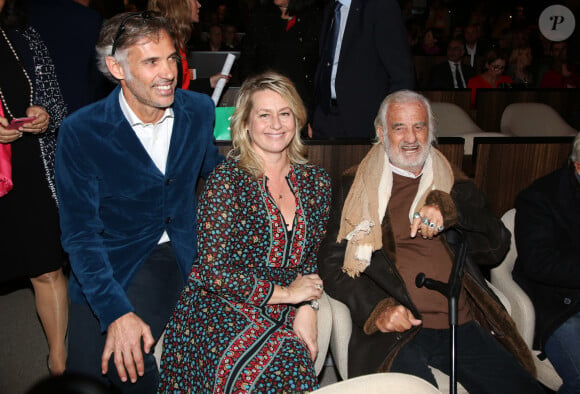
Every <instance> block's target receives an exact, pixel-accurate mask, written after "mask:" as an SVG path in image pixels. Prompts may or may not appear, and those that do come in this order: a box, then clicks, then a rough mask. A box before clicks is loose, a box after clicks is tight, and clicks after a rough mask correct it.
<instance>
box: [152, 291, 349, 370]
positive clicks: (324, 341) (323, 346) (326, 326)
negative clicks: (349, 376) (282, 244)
mask: <svg viewBox="0 0 580 394" xmlns="http://www.w3.org/2000/svg"><path fill="white" fill-rule="evenodd" d="M329 298H330V297H328V296H327V295H326V293H322V297H320V299H319V300H318V304H319V309H318V355H317V356H316V360H315V362H314V370H315V371H316V375H320V372H321V371H322V368H323V367H324V362H325V361H326V355H327V354H328V346H329V344H330V337H331V335H330V334H331V330H332V311H331V309H330V303H329ZM349 319H350V316H349ZM164 335H165V333H164V334H162V335H161V338H159V341H157V344H156V345H155V349H154V353H153V354H154V356H155V359H156V360H157V367H159V365H160V363H161V353H162V352H163V336H164ZM349 336H350V334H349Z"/></svg>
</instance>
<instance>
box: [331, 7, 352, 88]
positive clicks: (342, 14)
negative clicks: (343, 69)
mask: <svg viewBox="0 0 580 394" xmlns="http://www.w3.org/2000/svg"><path fill="white" fill-rule="evenodd" d="M337 1H338V2H339V3H340V4H341V5H342V6H341V7H340V27H339V30H338V38H337V40H336V47H335V50H334V60H333V62H332V71H331V74H330V98H332V99H335V98H336V88H335V85H334V81H335V80H336V71H337V69H338V60H339V57H340V48H341V47H342V37H343V36H344V29H345V28H346V20H347V19H348V11H349V10H350V3H351V0H337Z"/></svg>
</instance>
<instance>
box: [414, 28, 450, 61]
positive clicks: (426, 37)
mask: <svg viewBox="0 0 580 394" xmlns="http://www.w3.org/2000/svg"><path fill="white" fill-rule="evenodd" d="M440 41H441V33H440V32H439V30H437V29H432V28H429V29H427V30H425V32H424V33H423V37H422V39H421V44H420V45H418V46H417V47H416V49H415V52H414V53H413V54H414V55H428V56H436V55H442V54H443V53H442V50H441V47H440V45H441V42H440Z"/></svg>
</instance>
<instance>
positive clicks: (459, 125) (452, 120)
mask: <svg viewBox="0 0 580 394" xmlns="http://www.w3.org/2000/svg"><path fill="white" fill-rule="evenodd" d="M431 109H432V110H433V114H434V115H435V119H436V120H437V136H439V137H457V136H459V135H463V134H470V133H482V132H483V130H482V129H480V128H479V126H478V125H477V124H475V122H474V121H473V120H472V119H471V117H470V116H469V115H468V114H467V112H465V111H464V110H463V109H461V107H459V106H458V105H456V104H453V103H445V102H433V103H431Z"/></svg>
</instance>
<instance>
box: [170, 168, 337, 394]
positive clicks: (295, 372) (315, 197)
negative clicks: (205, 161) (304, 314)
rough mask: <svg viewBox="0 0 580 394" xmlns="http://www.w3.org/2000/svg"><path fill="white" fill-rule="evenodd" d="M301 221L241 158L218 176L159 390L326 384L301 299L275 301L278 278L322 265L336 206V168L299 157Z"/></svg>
mask: <svg viewBox="0 0 580 394" xmlns="http://www.w3.org/2000/svg"><path fill="white" fill-rule="evenodd" d="M286 179H287V181H288V184H289V186H290V188H291V190H292V191H293V193H294V196H295V198H296V213H295V218H294V223H293V226H292V230H291V231H287V230H286V224H285V223H284V219H283V217H282V215H281V213H280V211H279V210H278V208H277V206H276V204H275V202H274V199H273V198H272V196H271V195H270V193H269V192H268V189H267V178H266V177H264V178H262V179H260V180H253V179H251V177H250V176H249V175H248V174H247V173H246V172H244V171H242V170H241V169H240V168H238V167H237V165H236V161H234V160H231V159H229V160H227V161H225V162H224V163H222V164H220V165H219V166H218V167H216V169H215V170H214V172H213V173H212V175H211V176H210V177H209V179H208V182H207V184H206V187H205V190H204V192H203V195H202V197H201V199H200V204H199V211H198V237H199V238H198V245H199V261H198V264H196V265H194V267H193V269H192V271H191V274H190V277H189V280H188V284H187V286H186V288H185V289H184V291H183V293H182V295H181V298H180V300H179V302H178V304H177V307H176V310H175V312H174V314H173V316H172V318H171V320H170V322H169V325H168V327H167V330H166V333H165V340H164V352H163V356H162V360H161V383H160V386H159V392H161V393H173V392H187V393H250V392H256V393H265V392H276V393H281V392H291V393H296V392H306V391H312V390H314V389H316V388H317V387H318V382H317V379H316V374H315V372H314V365H313V362H312V360H311V358H310V353H309V351H308V349H307V347H306V344H305V343H304V342H303V341H302V340H301V339H300V338H298V336H297V335H296V334H295V333H294V331H293V329H292V325H293V321H294V315H295V311H296V309H295V307H294V306H292V305H267V302H268V300H269V299H270V297H271V295H272V292H273V291H274V285H275V284H277V285H282V286H288V285H289V284H290V283H292V281H293V280H294V279H295V278H296V276H297V275H298V274H299V273H300V274H310V273H315V272H317V263H316V261H317V260H316V259H317V252H318V248H319V245H320V242H321V240H322V238H323V237H324V234H325V231H326V229H325V227H326V222H327V219H328V215H329V210H330V178H329V176H328V174H327V173H326V171H325V170H323V169H322V168H320V167H317V166H313V165H300V164H295V165H292V166H291V169H290V172H289V173H288V175H287V177H286Z"/></svg>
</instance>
